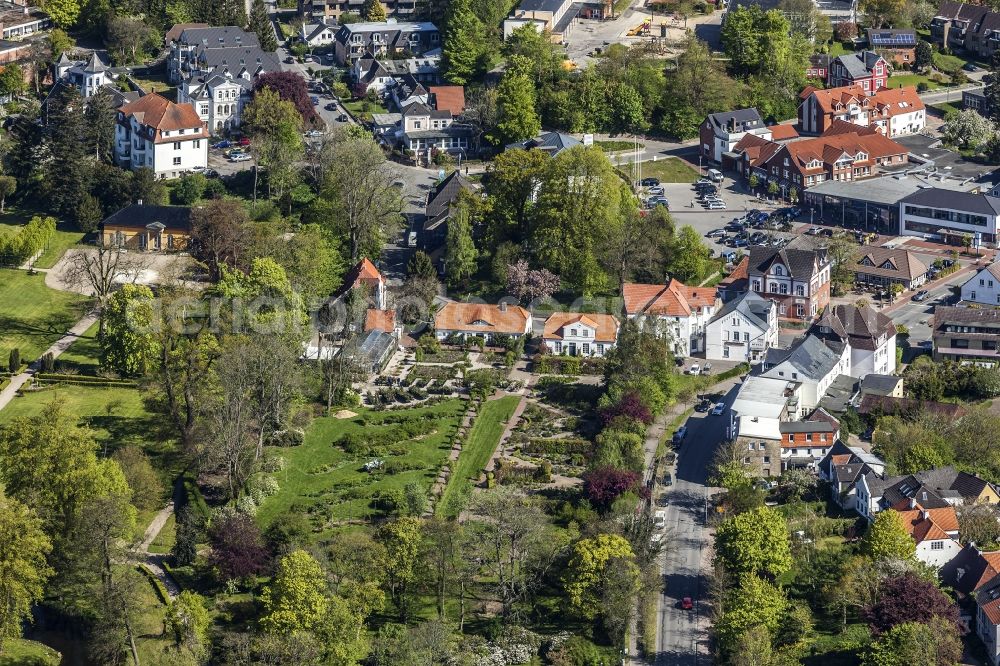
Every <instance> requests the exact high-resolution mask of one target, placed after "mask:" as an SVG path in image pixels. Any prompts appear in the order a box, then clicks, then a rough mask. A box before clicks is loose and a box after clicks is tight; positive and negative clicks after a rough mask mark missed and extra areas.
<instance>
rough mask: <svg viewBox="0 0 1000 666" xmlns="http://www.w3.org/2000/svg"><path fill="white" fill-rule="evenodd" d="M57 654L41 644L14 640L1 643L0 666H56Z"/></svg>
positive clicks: (19, 639)
mask: <svg viewBox="0 0 1000 666" xmlns="http://www.w3.org/2000/svg"><path fill="white" fill-rule="evenodd" d="M59 661H60V659H59V653H58V652H56V651H55V650H53V649H52V648H50V647H48V646H47V645H42V644H41V643H36V642H35V641H29V640H25V639H23V638H15V639H13V640H9V641H4V642H3V652H0V666H24V665H25V664H31V665H32V666H58V665H59Z"/></svg>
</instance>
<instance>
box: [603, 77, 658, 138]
mask: <svg viewBox="0 0 1000 666" xmlns="http://www.w3.org/2000/svg"><path fill="white" fill-rule="evenodd" d="M608 108H609V111H610V114H611V117H610V121H611V127H612V128H614V129H615V130H616V131H618V132H629V133H633V134H634V133H636V132H644V131H645V130H646V129H648V127H649V122H648V121H647V120H646V109H645V107H644V105H643V101H642V95H640V94H639V91H638V90H636V89H635V88H634V87H633V86H631V85H629V84H627V83H616V84H613V85H611V86H609V87H608Z"/></svg>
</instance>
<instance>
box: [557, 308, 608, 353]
mask: <svg viewBox="0 0 1000 666" xmlns="http://www.w3.org/2000/svg"><path fill="white" fill-rule="evenodd" d="M542 341H543V342H544V343H545V346H546V347H548V350H549V352H550V353H552V354H568V355H570V356H604V355H605V354H607V353H608V352H610V351H611V350H612V349H614V346H615V343H617V342H618V319H616V318H615V317H613V316H612V315H608V314H590V313H586V314H584V313H580V312H553V313H552V314H551V315H549V318H548V319H546V320H545V327H544V329H543V331H542Z"/></svg>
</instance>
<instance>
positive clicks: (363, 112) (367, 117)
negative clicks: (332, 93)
mask: <svg viewBox="0 0 1000 666" xmlns="http://www.w3.org/2000/svg"><path fill="white" fill-rule="evenodd" d="M342 103H343V105H344V108H345V109H347V112H348V113H349V114H351V115H352V116H354V117H355V118H357V119H358V120H360V121H362V122H366V123H367V122H371V119H372V114H373V113H388V112H389V110H388V109H387V108H385V107H384V106H382V105H381V104H374V103H372V102H369V101H368V100H366V99H353V100H350V101H348V102H342Z"/></svg>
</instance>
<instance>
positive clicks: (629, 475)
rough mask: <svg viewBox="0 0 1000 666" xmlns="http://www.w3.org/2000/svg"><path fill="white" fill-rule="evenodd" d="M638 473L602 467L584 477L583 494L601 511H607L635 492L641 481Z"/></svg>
mask: <svg viewBox="0 0 1000 666" xmlns="http://www.w3.org/2000/svg"><path fill="white" fill-rule="evenodd" d="M641 478H642V477H641V476H640V475H639V473H638V472H633V471H631V470H625V469H616V468H614V467H601V468H598V469H594V470H591V471H589V472H587V473H586V474H585V475H584V476H583V493H584V495H586V496H587V499H588V500H590V503H591V504H593V505H594V506H595V507H597V508H599V509H607V508H608V507H610V506H611V505H612V504H613V503H614V501H615V500H616V499H618V498H619V497H621V496H622V495H624V494H625V493H627V492H630V491H632V490H635V489H636V488H637V487H638V485H639V482H640V480H641Z"/></svg>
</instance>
